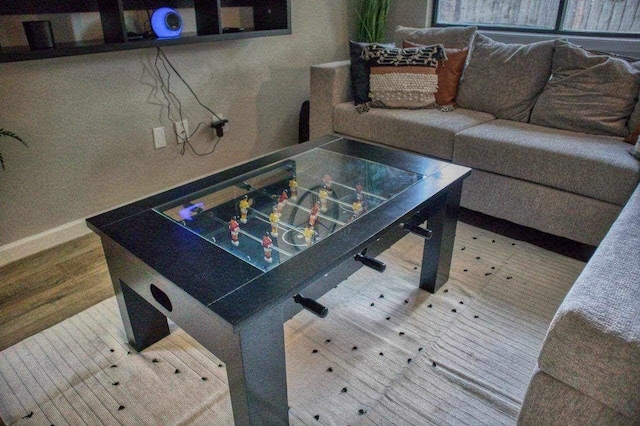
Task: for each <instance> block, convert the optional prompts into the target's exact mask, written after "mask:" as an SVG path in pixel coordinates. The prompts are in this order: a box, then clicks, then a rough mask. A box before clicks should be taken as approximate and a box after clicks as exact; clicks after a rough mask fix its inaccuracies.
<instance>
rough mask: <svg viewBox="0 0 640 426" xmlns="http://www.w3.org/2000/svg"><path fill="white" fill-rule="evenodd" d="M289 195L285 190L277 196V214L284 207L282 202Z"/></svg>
mask: <svg viewBox="0 0 640 426" xmlns="http://www.w3.org/2000/svg"><path fill="white" fill-rule="evenodd" d="M288 198H289V197H287V191H282V194H280V197H279V198H278V214H280V213H282V209H283V208H284V204H285V202H286V201H287V199H288Z"/></svg>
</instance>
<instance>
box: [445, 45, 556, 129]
mask: <svg viewBox="0 0 640 426" xmlns="http://www.w3.org/2000/svg"><path fill="white" fill-rule="evenodd" d="M553 45H554V42H553V40H548V41H541V42H537V43H532V44H527V45H522V44H505V43H501V42H498V41H494V40H492V39H490V38H489V37H486V36H484V35H482V34H476V38H475V41H474V43H473V48H472V49H471V52H470V53H469V56H470V58H469V60H468V64H467V67H466V69H465V71H464V74H463V75H462V80H461V81H460V87H459V88H458V97H457V98H456V102H457V104H458V106H459V107H461V108H467V109H473V110H476V111H483V112H487V113H489V114H493V115H495V116H496V117H497V118H504V119H506V120H514V121H522V122H527V121H529V115H530V114H531V110H532V108H533V105H534V104H535V102H536V99H537V98H538V96H539V95H540V93H542V90H543V89H544V86H545V84H546V83H547V81H548V80H549V76H550V75H551V58H552V57H553Z"/></svg>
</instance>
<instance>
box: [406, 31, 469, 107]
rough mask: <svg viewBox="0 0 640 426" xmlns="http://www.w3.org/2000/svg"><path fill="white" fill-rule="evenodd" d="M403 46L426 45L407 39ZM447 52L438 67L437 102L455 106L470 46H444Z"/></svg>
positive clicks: (441, 104) (442, 104) (440, 104)
mask: <svg viewBox="0 0 640 426" xmlns="http://www.w3.org/2000/svg"><path fill="white" fill-rule="evenodd" d="M402 44H403V47H404V48H407V47H424V45H422V44H415V43H412V42H410V41H407V40H405V41H404V42H403V43H402ZM444 50H445V52H446V53H447V60H446V61H444V63H439V64H438V67H437V68H436V75H437V76H438V91H437V92H436V94H435V96H436V103H437V104H438V105H439V106H447V105H453V106H455V104H456V102H455V100H456V95H457V94H458V83H459V82H460V77H461V76H462V71H463V70H464V65H465V62H466V61H467V54H468V53H469V49H468V48H466V47H465V48H464V49H451V48H447V47H445V48H444Z"/></svg>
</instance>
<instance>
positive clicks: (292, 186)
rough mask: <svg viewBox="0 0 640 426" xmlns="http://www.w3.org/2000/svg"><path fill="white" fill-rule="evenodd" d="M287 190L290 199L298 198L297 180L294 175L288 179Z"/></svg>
mask: <svg viewBox="0 0 640 426" xmlns="http://www.w3.org/2000/svg"><path fill="white" fill-rule="evenodd" d="M289 191H290V193H291V199H292V200H293V201H296V200H297V199H298V182H297V181H296V177H295V176H294V177H293V179H291V180H290V181H289Z"/></svg>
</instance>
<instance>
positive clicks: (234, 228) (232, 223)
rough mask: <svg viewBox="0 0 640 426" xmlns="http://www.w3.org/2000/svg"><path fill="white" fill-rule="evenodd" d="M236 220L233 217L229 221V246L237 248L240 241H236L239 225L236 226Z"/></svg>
mask: <svg viewBox="0 0 640 426" xmlns="http://www.w3.org/2000/svg"><path fill="white" fill-rule="evenodd" d="M236 219H237V218H236V217H233V218H231V220H230V221H229V231H230V232H231V244H233V245H234V246H239V245H240V241H238V235H239V234H240V225H238V221H237V220H236Z"/></svg>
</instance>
